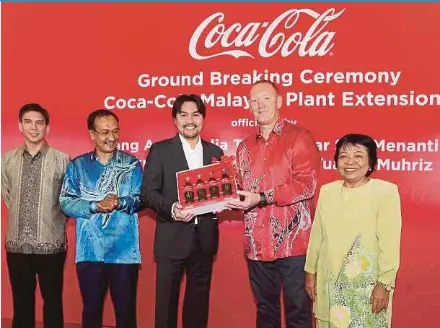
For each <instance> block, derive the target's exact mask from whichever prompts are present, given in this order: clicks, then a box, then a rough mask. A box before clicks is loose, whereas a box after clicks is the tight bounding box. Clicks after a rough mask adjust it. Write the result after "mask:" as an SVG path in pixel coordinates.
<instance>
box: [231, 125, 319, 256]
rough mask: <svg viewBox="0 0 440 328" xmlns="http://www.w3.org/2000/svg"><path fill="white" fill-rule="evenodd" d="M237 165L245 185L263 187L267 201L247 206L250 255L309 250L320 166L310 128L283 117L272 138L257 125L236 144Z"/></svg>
mask: <svg viewBox="0 0 440 328" xmlns="http://www.w3.org/2000/svg"><path fill="white" fill-rule="evenodd" d="M237 165H238V173H239V177H238V180H239V182H240V184H241V186H242V188H243V190H246V191H251V192H255V193H259V192H264V193H265V195H266V200H267V202H268V205H266V206H262V207H260V206H257V207H255V208H253V209H251V210H249V211H247V212H245V215H244V222H245V231H244V249H245V253H246V255H247V257H248V258H249V259H250V260H260V261H274V260H276V259H279V258H284V257H288V256H296V255H304V254H306V252H307V244H308V241H309V234H310V226H311V221H312V218H311V210H310V208H311V199H312V197H313V195H314V193H315V190H316V186H317V178H318V174H319V171H320V155H319V151H318V149H317V147H316V144H315V141H314V140H313V137H312V135H311V134H310V132H308V131H306V130H304V129H302V128H300V127H298V126H296V125H294V124H292V123H289V122H288V121H286V120H283V119H281V118H279V119H278V121H277V123H276V124H275V126H274V128H273V131H272V132H271V134H270V136H269V138H268V140H265V139H264V138H263V137H262V136H261V135H260V134H259V131H258V132H257V133H256V134H253V135H251V136H249V137H248V138H246V139H245V140H244V141H243V142H242V143H241V144H240V145H239V146H238V148H237Z"/></svg>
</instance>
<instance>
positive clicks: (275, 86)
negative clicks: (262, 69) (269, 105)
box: [252, 80, 279, 95]
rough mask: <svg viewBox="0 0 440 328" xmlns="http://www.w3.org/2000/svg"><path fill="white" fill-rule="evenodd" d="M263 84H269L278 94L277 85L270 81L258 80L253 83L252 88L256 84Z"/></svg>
mask: <svg viewBox="0 0 440 328" xmlns="http://www.w3.org/2000/svg"><path fill="white" fill-rule="evenodd" d="M263 83H265V84H270V85H271V86H272V88H274V90H275V92H276V93H277V95H278V94H279V90H278V87H277V85H276V84H275V83H274V82H272V81H271V80H259V81H257V82H255V83H254V84H252V87H254V86H256V85H257V84H263Z"/></svg>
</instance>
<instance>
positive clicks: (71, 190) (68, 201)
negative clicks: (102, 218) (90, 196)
mask: <svg viewBox="0 0 440 328" xmlns="http://www.w3.org/2000/svg"><path fill="white" fill-rule="evenodd" d="M60 205H61V210H62V211H63V212H64V214H66V215H67V216H68V217H71V218H82V219H90V218H91V217H92V215H93V214H94V213H96V208H97V203H96V202H95V201H90V200H86V199H84V198H82V195H81V189H80V179H79V177H78V176H77V172H76V166H75V164H74V162H73V161H70V163H69V164H68V165H67V170H66V174H65V175H64V181H63V186H62V187H61V193H60Z"/></svg>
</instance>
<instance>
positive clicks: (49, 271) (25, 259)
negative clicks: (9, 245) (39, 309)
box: [6, 252, 66, 328]
mask: <svg viewBox="0 0 440 328" xmlns="http://www.w3.org/2000/svg"><path fill="white" fill-rule="evenodd" d="M6 261H7V263H8V270H9V279H10V281H11V288H12V298H13V306H14V318H13V319H12V328H33V327H35V288H36V286H37V277H38V283H39V284H40V291H41V296H42V298H43V302H44V303H43V321H44V328H62V327H63V325H64V318H63V275H64V262H65V261H66V252H61V253H56V254H20V253H10V252H6Z"/></svg>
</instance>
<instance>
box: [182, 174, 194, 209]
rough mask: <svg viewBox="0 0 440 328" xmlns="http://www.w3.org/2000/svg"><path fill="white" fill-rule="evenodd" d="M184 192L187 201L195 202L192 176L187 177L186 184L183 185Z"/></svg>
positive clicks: (187, 202)
mask: <svg viewBox="0 0 440 328" xmlns="http://www.w3.org/2000/svg"><path fill="white" fill-rule="evenodd" d="M183 194H184V197H185V203H186V204H189V203H194V188H193V186H192V184H191V179H190V177H186V178H185V184H184V186H183Z"/></svg>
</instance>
